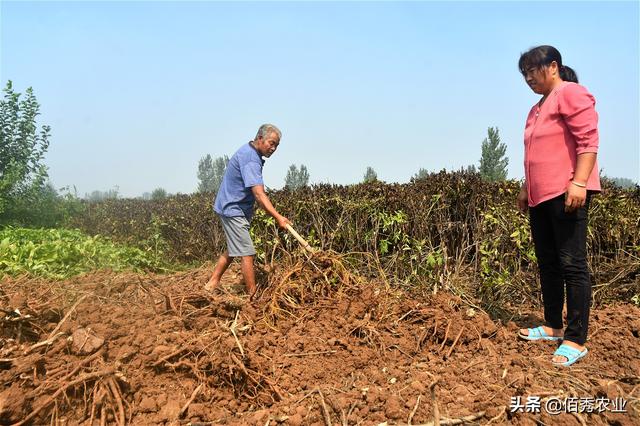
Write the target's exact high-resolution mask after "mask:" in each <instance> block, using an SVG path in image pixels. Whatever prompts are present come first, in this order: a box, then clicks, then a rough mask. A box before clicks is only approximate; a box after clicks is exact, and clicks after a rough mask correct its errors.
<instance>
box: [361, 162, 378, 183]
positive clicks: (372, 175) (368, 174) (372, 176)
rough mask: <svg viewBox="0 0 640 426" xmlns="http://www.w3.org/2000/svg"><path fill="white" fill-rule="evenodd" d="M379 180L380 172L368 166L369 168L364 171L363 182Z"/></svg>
mask: <svg viewBox="0 0 640 426" xmlns="http://www.w3.org/2000/svg"><path fill="white" fill-rule="evenodd" d="M377 181H378V174H377V173H376V171H375V170H373V167H371V166H367V170H366V171H365V172H364V178H363V182H364V183H369V182H377Z"/></svg>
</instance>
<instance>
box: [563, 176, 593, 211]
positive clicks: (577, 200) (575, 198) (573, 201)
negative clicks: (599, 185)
mask: <svg viewBox="0 0 640 426" xmlns="http://www.w3.org/2000/svg"><path fill="white" fill-rule="evenodd" d="M586 200H587V188H581V187H579V186H578V185H574V184H573V183H571V182H569V186H567V192H565V194H564V211H565V212H567V213H571V212H573V211H575V210H576V209H579V208H580V207H584V203H585V202H586Z"/></svg>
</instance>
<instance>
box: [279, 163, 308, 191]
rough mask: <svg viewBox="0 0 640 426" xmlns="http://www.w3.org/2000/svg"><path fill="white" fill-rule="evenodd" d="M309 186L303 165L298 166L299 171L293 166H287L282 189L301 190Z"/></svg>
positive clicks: (306, 172)
mask: <svg viewBox="0 0 640 426" xmlns="http://www.w3.org/2000/svg"><path fill="white" fill-rule="evenodd" d="M308 184H309V171H308V170H307V166H305V165H304V164H301V165H300V169H298V167H296V165H295V164H292V165H290V166H289V170H287V176H286V177H285V178H284V187H285V188H287V189H290V190H296V189H298V188H303V187H305V186H307V185H308Z"/></svg>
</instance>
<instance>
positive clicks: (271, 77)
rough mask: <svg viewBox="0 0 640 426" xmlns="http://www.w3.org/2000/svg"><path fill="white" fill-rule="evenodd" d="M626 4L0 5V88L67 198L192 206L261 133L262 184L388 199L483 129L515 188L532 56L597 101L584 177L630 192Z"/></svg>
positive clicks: (638, 57) (638, 130)
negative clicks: (561, 67)
mask: <svg viewBox="0 0 640 426" xmlns="http://www.w3.org/2000/svg"><path fill="white" fill-rule="evenodd" d="M639 22H640V12H639V2H637V1H628V2H611V1H606V2H566V3H561V2H542V1H536V2H516V1H512V2H507V1H505V2H478V1H476V2H453V1H452V2H204V1H202V2H165V1H142V2H127V1H117V2H116V1H112V2H90V1H84V2H82V1H76V2H26V1H21V2H10V1H4V0H2V1H0V26H1V28H0V37H1V42H0V48H1V53H0V80H1V81H2V85H3V87H4V86H5V85H6V82H7V81H8V80H11V81H12V82H13V86H14V90H15V91H17V92H24V90H25V89H26V88H27V87H33V90H34V92H35V95H36V97H37V99H38V101H39V103H40V105H41V109H40V112H41V115H40V116H39V117H38V118H39V124H40V125H42V124H47V125H50V126H51V128H52V132H51V133H52V134H51V138H50V146H49V150H48V152H47V154H46V158H45V162H46V164H47V166H48V167H49V176H50V179H51V181H52V182H53V184H54V185H55V186H56V187H58V188H59V187H64V186H69V187H74V186H75V188H76V190H77V193H78V194H79V195H81V196H82V195H85V194H86V193H89V192H91V191H93V190H101V191H106V190H109V189H113V188H116V187H117V188H118V189H119V192H120V194H121V195H122V196H125V197H134V196H140V195H142V194H143V193H144V192H151V191H152V190H153V189H155V188H158V187H162V188H164V189H165V190H167V191H168V192H170V193H176V192H181V193H191V192H194V191H195V190H196V187H197V184H198V179H197V170H198V162H199V160H200V159H201V158H202V157H203V156H205V155H207V154H210V155H212V156H213V157H218V156H223V155H228V156H231V155H232V154H233V153H234V152H235V151H236V150H237V149H238V148H239V147H240V146H241V145H242V144H244V143H246V142H248V141H249V140H251V139H253V137H254V136H255V133H256V130H257V129H258V127H259V126H260V124H262V123H273V124H275V125H277V126H278V127H279V128H280V129H281V130H282V133H283V137H282V140H281V143H280V147H279V148H278V150H277V151H276V153H275V154H274V155H273V156H272V157H271V158H270V159H268V160H267V162H266V164H265V167H264V179H265V184H266V186H267V187H269V188H280V187H282V186H283V185H284V178H285V175H286V172H287V169H288V167H289V166H290V165H291V164H297V165H300V164H304V165H305V166H306V167H307V168H308V170H309V173H310V176H311V179H310V181H311V183H320V182H329V183H336V184H352V183H356V182H359V181H362V178H363V175H364V172H365V170H366V168H367V166H371V167H373V168H374V170H375V171H376V172H377V174H378V178H379V179H381V180H384V181H387V182H400V183H402V182H407V181H409V179H410V178H411V176H413V175H414V174H415V173H416V172H417V171H418V170H419V169H420V168H425V169H427V170H429V171H440V170H442V169H447V170H453V169H459V168H461V167H464V166H468V165H470V164H475V165H476V166H477V165H478V163H479V159H480V153H481V143H482V140H483V139H484V138H485V137H486V135H487V128H488V127H490V126H491V127H498V128H499V130H500V136H501V140H502V142H504V143H505V144H506V145H507V156H508V157H509V177H511V178H516V179H520V178H522V177H523V175H524V171H523V164H522V162H523V156H524V152H523V150H524V147H523V130H524V122H525V118H526V115H527V113H528V111H529V109H530V108H531V106H532V105H533V104H534V103H535V102H537V101H538V99H539V96H538V95H535V94H534V93H533V92H531V90H530V89H529V88H528V87H527V85H526V84H525V83H524V80H523V78H522V76H521V75H520V74H519V72H518V68H517V63H518V58H519V56H520V54H521V53H522V52H524V51H526V50H528V49H529V48H531V47H533V46H537V45H541V44H550V45H553V46H555V47H556V48H558V50H559V51H560V52H561V53H562V56H563V62H564V63H565V65H569V66H570V67H572V68H574V69H575V70H576V71H577V73H578V76H579V78H580V83H581V84H583V85H584V86H586V87H587V88H588V90H589V91H590V92H591V93H592V94H593V95H594V96H595V98H596V109H597V111H598V113H599V116H600V122H599V131H600V150H599V154H598V158H599V160H598V161H599V166H600V168H601V169H602V170H603V173H604V174H605V175H607V176H611V177H625V178H630V179H633V180H634V181H636V182H639V181H640V125H639V121H640V111H639V104H640V100H639V93H640V88H639V83H640V77H639V65H640V35H639Z"/></svg>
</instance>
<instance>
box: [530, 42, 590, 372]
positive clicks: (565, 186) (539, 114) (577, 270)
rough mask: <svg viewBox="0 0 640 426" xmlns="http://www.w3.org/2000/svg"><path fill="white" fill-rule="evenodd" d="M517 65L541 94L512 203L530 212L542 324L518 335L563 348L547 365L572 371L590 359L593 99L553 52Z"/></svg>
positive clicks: (541, 49)
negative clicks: (520, 181)
mask: <svg viewBox="0 0 640 426" xmlns="http://www.w3.org/2000/svg"><path fill="white" fill-rule="evenodd" d="M518 66H519V68H520V72H521V73H522V75H523V76H524V78H525V80H526V82H527V84H528V85H529V87H531V90H533V91H534V92H535V93H537V94H539V95H542V98H541V99H540V101H539V102H537V103H536V104H535V105H534V106H533V108H531V111H530V112H529V116H528V117H527V122H526V126H525V132H524V147H525V155H524V169H525V182H524V184H523V185H522V189H521V191H520V194H519V195H518V200H517V204H518V208H519V209H520V210H521V211H522V212H526V211H527V208H528V209H529V218H530V224H531V235H532V237H533V242H534V245H535V250H536V257H537V259H538V267H539V269H540V284H541V287H542V299H543V302H544V319H545V324H544V325H542V326H540V327H536V328H529V329H522V330H520V331H519V336H520V337H521V338H523V339H526V340H556V341H562V344H561V345H560V346H559V347H558V349H557V350H556V351H555V353H554V356H553V358H552V360H551V361H552V363H553V364H554V365H562V366H569V365H571V364H573V363H574V362H576V361H578V360H579V359H581V358H583V357H584V356H586V355H587V352H588V351H587V348H586V347H585V346H584V345H585V342H586V340H587V330H588V325H589V307H590V304H591V282H590V278H589V271H588V267H587V255H586V246H587V212H588V208H589V200H590V198H591V195H592V193H593V192H597V191H600V178H599V176H598V166H597V161H596V155H597V151H598V115H597V113H596V111H595V108H594V106H595V99H594V97H593V96H592V95H591V94H590V93H589V92H588V91H587V89H585V88H584V87H583V86H581V85H579V84H578V77H577V76H576V73H575V72H574V71H573V70H572V69H571V68H569V67H568V66H566V65H564V64H563V63H562V57H561V56H560V52H558V50H557V49H555V48H554V47H552V46H538V47H535V48H533V49H531V50H529V51H528V52H526V53H523V54H522V55H521V56H520V61H519V63H518ZM565 293H566V299H567V327H566V329H564V332H563V321H562V309H563V306H564V299H565Z"/></svg>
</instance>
